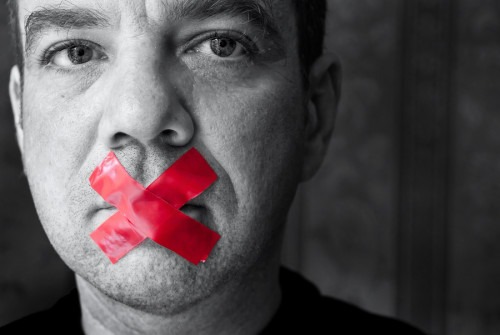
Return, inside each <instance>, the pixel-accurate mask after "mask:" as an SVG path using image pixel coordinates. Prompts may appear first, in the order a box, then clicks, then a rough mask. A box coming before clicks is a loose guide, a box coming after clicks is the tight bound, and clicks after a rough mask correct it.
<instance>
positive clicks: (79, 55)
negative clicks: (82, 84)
mask: <svg viewBox="0 0 500 335" xmlns="http://www.w3.org/2000/svg"><path fill="white" fill-rule="evenodd" d="M92 55H93V52H92V49H91V48H89V47H87V46H84V45H77V46H74V47H72V48H69V49H68V57H69V59H70V61H71V63H73V64H75V65H78V64H84V63H87V62H89V61H90V60H92Z"/></svg>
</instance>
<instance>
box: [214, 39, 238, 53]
mask: <svg viewBox="0 0 500 335" xmlns="http://www.w3.org/2000/svg"><path fill="white" fill-rule="evenodd" d="M210 46H211V49H212V51H213V53H214V54H216V55H217V56H219V57H229V56H231V55H232V54H233V53H234V51H235V50H236V41H234V40H232V39H229V38H214V39H213V40H212V41H211V43H210Z"/></svg>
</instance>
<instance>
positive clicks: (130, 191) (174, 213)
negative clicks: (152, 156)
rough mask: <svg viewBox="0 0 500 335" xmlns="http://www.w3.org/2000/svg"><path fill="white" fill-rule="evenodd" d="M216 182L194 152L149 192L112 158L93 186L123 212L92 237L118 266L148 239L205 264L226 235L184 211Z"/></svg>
mask: <svg viewBox="0 0 500 335" xmlns="http://www.w3.org/2000/svg"><path fill="white" fill-rule="evenodd" d="M216 179H217V175H216V174H215V172H214V171H213V170H212V168H211V167H210V165H209V164H208V163H207V161H206V160H205V159H204V158H203V156H202V155H201V154H200V153H199V152H198V151H197V150H196V149H195V148H192V149H190V150H189V151H188V152H186V153H185V154H184V155H183V156H182V157H181V158H179V159H178V160H177V161H176V162H175V163H174V164H172V166H170V167H169V168H168V169H167V170H166V171H165V172H163V173H162V174H161V175H160V176H159V177H158V179H156V180H155V181H154V182H153V183H152V184H151V185H149V187H147V188H144V187H143V186H142V185H141V184H140V183H138V182H137V181H136V180H134V179H133V178H132V177H130V175H129V174H128V173H127V171H126V170H125V168H124V167H123V166H122V165H121V164H120V162H119V161H118V158H117V157H116V155H115V154H114V153H113V152H110V153H109V154H108V155H107V156H106V158H105V159H104V160H103V161H102V163H101V164H100V165H99V166H98V167H97V168H96V169H95V170H94V172H93V173H92V175H91V176H90V179H89V180H90V185H91V186H92V188H93V189H94V190H95V191H96V192H97V193H99V194H100V195H101V196H102V198H103V199H104V200H105V201H106V202H107V203H109V204H110V205H113V206H115V207H116V208H117V209H118V212H117V213H115V214H114V215H113V216H111V217H110V218H109V219H108V220H106V221H105V222H104V223H103V224H102V225H101V226H99V227H98V228H97V229H96V230H94V231H93V232H92V233H91V234H90V235H91V237H92V239H93V240H94V242H95V243H96V244H97V245H98V246H99V247H100V248H101V250H102V251H103V252H104V253H105V254H106V255H107V256H108V258H109V259H110V261H111V262H112V263H113V264H115V263H116V262H117V261H118V260H119V259H121V258H122V257H123V256H125V255H126V254H127V253H128V252H129V251H131V250H132V249H134V248H135V247H136V246H138V245H139V244H140V243H141V242H142V241H144V240H145V239H146V238H150V239H151V240H153V241H155V242H156V243H158V244H160V245H162V246H163V247H165V248H168V249H170V250H172V251H174V252H175V253H177V254H178V255H180V256H182V257H184V258H185V259H186V260H188V261H190V262H191V263H193V264H198V263H199V262H204V261H205V260H206V259H207V258H208V256H209V254H210V252H211V251H212V249H213V247H214V246H215V244H216V243H217V241H218V240H219V239H220V235H219V234H218V233H216V232H214V231H213V230H210V229H209V228H207V227H206V226H204V225H203V224H201V223H200V222H198V221H196V220H194V219H192V218H191V217H189V216H187V215H185V214H184V213H182V212H181V211H180V210H179V209H180V208H181V207H182V206H184V205H185V204H186V203H187V202H188V201H190V200H192V199H194V198H196V197H197V196H198V195H200V194H201V193H203V192H204V191H205V190H206V189H207V188H208V187H210V185H211V184H212V183H213V182H214V181H215V180H216Z"/></svg>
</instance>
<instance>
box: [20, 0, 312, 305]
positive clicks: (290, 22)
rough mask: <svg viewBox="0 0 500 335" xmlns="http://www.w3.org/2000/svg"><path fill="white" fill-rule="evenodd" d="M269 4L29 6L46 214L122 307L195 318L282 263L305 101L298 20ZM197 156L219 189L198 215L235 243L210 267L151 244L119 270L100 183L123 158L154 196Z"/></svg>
mask: <svg viewBox="0 0 500 335" xmlns="http://www.w3.org/2000/svg"><path fill="white" fill-rule="evenodd" d="M253 3H254V1H240V2H234V1H229V0H227V1H225V0H218V1H209V0H206V1H198V0H120V1H109V0H92V1H89V0H72V1H61V0H43V1H40V0H22V1H19V12H20V13H19V15H20V16H19V17H20V19H21V26H22V27H23V28H22V29H23V35H24V36H23V40H24V43H25V48H26V54H25V67H24V87H23V93H22V130H21V132H22V134H23V136H22V137H21V142H22V143H21V147H22V150H23V159H24V164H25V171H26V174H27V176H28V180H29V183H30V187H31V190H32V194H33V197H34V200H35V204H36V208H37V210H38V213H39V216H40V219H41V222H42V224H43V226H44V228H45V230H46V232H47V235H48V237H49V239H50V241H51V242H52V244H53V245H54V247H55V249H56V250H57V251H58V253H59V254H60V255H61V257H62V258H63V260H64V261H65V262H66V263H67V264H68V266H69V267H70V268H71V269H73V270H74V271H75V272H76V273H77V274H78V275H79V276H81V277H83V278H84V279H86V280H87V281H89V282H90V283H92V284H93V285H94V286H96V287H97V288H99V289H100V290H102V291H103V292H106V293H107V294H108V295H110V296H112V297H114V298H116V299H118V300H120V301H123V302H125V303H127V304H131V305H135V306H137V307H142V308H144V309H149V308H151V309H155V308H158V307H161V306H170V307H169V308H172V309H176V308H177V309H178V308H184V307H186V306H188V305H189V304H191V303H193V302H196V301H197V300H199V299H202V298H204V297H206V296H208V295H209V294H211V293H212V292H214V291H215V290H216V288H217V287H220V285H221V283H223V282H224V281H225V280H227V279H230V278H231V277H232V276H235V275H240V274H242V273H243V272H244V271H245V270H246V269H248V268H249V267H251V266H253V265H254V264H255V263H256V261H257V260H258V258H259V257H262V256H263V254H264V253H267V252H270V254H271V255H277V253H276V251H277V250H276V249H277V248H279V240H280V234H281V231H282V228H283V227H282V226H283V224H284V221H285V216H286V211H287V209H288V206H289V204H290V202H291V200H292V197H293V194H294V192H295V188H296V186H297V183H298V182H299V179H300V176H301V173H302V169H303V165H304V162H303V158H302V153H303V149H304V148H303V143H304V137H305V129H304V119H305V116H304V108H303V106H304V92H303V90H302V83H301V80H300V78H301V74H300V66H299V60H298V56H297V52H296V49H297V44H296V38H295V37H296V30H295V25H294V13H293V8H292V4H291V3H290V1H285V0H283V1H272V8H269V7H266V6H264V5H263V3H261V2H259V3H260V5H261V6H263V8H264V10H265V12H261V13H260V14H259V11H258V10H257V7H256V6H255V4H254V5H252V4H253ZM255 3H257V1H256V2H255ZM239 6H241V8H240V7H239ZM263 13H267V15H265V16H263ZM24 18H29V19H28V21H27V23H28V29H27V30H25V29H24V22H23V20H24ZM191 147H196V148H197V149H198V150H199V151H200V152H201V153H202V155H203V156H204V157H205V158H206V159H207V161H208V162H209V163H210V165H211V166H212V167H213V168H214V170H215V171H216V173H217V175H218V177H219V178H218V180H217V181H216V182H215V184H214V185H212V187H211V188H210V189H208V190H207V191H206V192H205V193H204V194H202V195H201V196H200V197H199V198H197V199H196V200H194V201H193V202H192V205H191V206H186V208H183V211H184V212H185V213H186V214H188V215H190V216H192V217H193V218H195V219H196V220H198V221H200V222H202V223H203V224H204V225H206V226H208V227H209V228H211V229H213V230H214V231H216V232H218V233H219V234H220V235H221V239H220V241H219V242H218V244H217V245H216V247H215V248H214V250H213V251H212V253H211V255H210V257H209V258H208V260H207V262H206V263H204V264H200V265H198V266H194V265H192V264H190V263H189V262H187V261H186V260H184V259H182V258H181V257H179V256H178V255H176V254H174V253H173V252H171V251H169V250H168V249H165V248H163V247H161V246H159V245H157V244H155V243H153V242H151V241H150V240H147V241H145V242H144V243H142V244H141V245H140V246H139V247H137V248H135V249H134V250H132V251H131V252H130V253H129V254H127V255H126V256H125V257H124V258H123V259H121V260H120V261H119V262H118V263H117V264H115V265H112V264H111V263H110V261H109V260H108V259H107V258H106V256H105V255H104V254H103V253H102V252H101V251H100V249H99V248H98V247H97V245H96V244H94V242H93V241H92V240H91V238H90V236H89V234H90V233H91V232H92V231H93V230H95V229H96V228H97V227H98V226H99V225H100V224H102V223H103V222H104V221H105V220H106V219H107V218H108V217H110V216H111V215H112V214H114V213H115V209H113V208H109V205H107V204H106V203H105V202H104V201H103V200H102V199H101V198H100V196H99V195H98V194H97V193H96V192H94V191H93V190H92V188H91V187H90V185H89V181H88V178H89V176H90V174H91V173H92V171H93V170H94V168H95V167H96V166H97V165H99V163H100V162H101V161H102V159H103V158H104V157H105V156H106V155H107V153H108V152H109V151H110V150H112V151H114V152H115V153H116V155H117V156H118V158H119V160H120V162H121V163H122V164H123V165H124V167H125V168H126V169H127V171H128V172H129V174H130V175H131V176H132V177H133V178H134V179H136V180H138V181H139V182H140V183H141V184H143V185H145V186H147V185H149V184H150V183H151V182H152V181H153V180H154V179H155V178H156V177H158V176H159V175H160V174H161V173H162V172H163V171H164V170H165V169H166V168H167V167H168V166H170V165H171V164H172V163H173V162H174V161H175V160H176V159H178V158H179V157H180V156H181V155H182V154H183V153H184V152H186V151H187V150H188V149H189V148H191ZM174 301H175V302H176V304H175V305H174V304H173V303H172V302H174ZM172 306H173V307H172ZM164 308H167V307H164Z"/></svg>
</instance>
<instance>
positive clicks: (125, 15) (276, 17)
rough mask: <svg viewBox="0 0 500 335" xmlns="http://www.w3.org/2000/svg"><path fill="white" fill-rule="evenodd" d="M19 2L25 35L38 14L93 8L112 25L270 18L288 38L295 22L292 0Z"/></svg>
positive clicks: (44, 0) (56, 0)
mask: <svg viewBox="0 0 500 335" xmlns="http://www.w3.org/2000/svg"><path fill="white" fill-rule="evenodd" d="M18 3H19V19H20V23H21V24H20V25H21V30H22V33H23V35H24V34H25V28H26V23H27V22H29V21H30V20H29V19H30V17H32V16H33V15H34V14H35V15H36V14H37V13H41V12H44V13H47V12H50V11H51V12H53V13H57V11H58V10H63V11H64V10H75V11H81V10H86V11H87V12H88V13H90V14H92V12H93V13H94V14H97V15H96V16H97V17H100V18H104V19H105V21H106V23H107V24H109V25H112V26H123V25H136V26H143V27H144V26H152V25H155V26H168V25H169V24H170V23H173V22H175V21H179V20H182V19H184V18H185V17H189V18H195V19H197V18H198V19H199V18H201V19H204V18H207V17H217V16H240V17H242V18H243V19H246V20H248V21H251V22H253V23H254V24H265V23H266V22H264V20H267V21H269V22H267V23H269V24H270V27H276V28H277V29H279V30H280V32H282V34H283V35H284V36H283V37H284V38H285V39H286V38H287V36H286V35H287V33H288V35H291V34H290V32H292V31H294V29H293V28H294V26H295V11H294V8H293V6H292V0H236V1H235V0H203V1H200V0H120V1H115V0H19V1H18ZM197 16H198V17H197ZM82 18H83V19H85V18H86V17H85V16H82ZM60 19H61V18H60ZM62 19H64V18H62ZM254 21H256V22H254ZM263 28H266V27H263ZM290 37H292V36H290Z"/></svg>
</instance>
